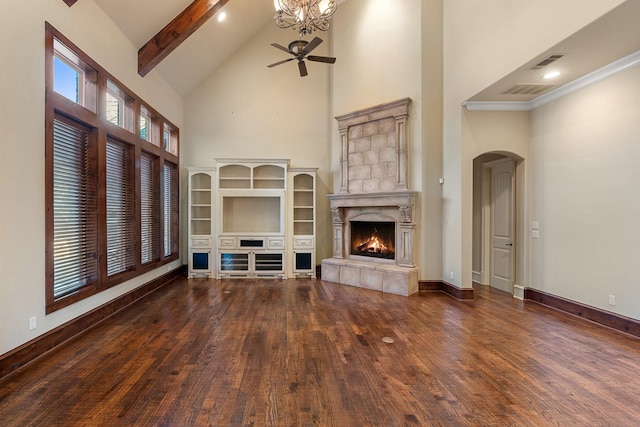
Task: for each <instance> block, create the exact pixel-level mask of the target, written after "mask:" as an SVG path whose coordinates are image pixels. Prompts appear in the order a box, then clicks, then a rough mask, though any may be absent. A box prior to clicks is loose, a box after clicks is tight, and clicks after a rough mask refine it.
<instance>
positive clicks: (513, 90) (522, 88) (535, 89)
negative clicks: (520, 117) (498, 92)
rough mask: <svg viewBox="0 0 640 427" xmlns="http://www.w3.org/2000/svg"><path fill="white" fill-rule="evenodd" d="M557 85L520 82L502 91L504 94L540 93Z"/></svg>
mask: <svg viewBox="0 0 640 427" xmlns="http://www.w3.org/2000/svg"><path fill="white" fill-rule="evenodd" d="M554 87H555V85H543V84H534V83H518V84H516V85H514V86H511V87H510V88H509V89H507V90H505V91H504V92H502V94H503V95H540V94H541V93H544V92H546V91H548V90H550V89H553V88H554Z"/></svg>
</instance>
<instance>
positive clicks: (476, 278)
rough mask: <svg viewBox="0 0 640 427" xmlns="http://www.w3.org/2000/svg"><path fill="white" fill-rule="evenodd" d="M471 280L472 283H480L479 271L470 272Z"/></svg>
mask: <svg viewBox="0 0 640 427" xmlns="http://www.w3.org/2000/svg"><path fill="white" fill-rule="evenodd" d="M471 280H473V281H474V282H478V283H482V273H480V272H479V271H472V272H471Z"/></svg>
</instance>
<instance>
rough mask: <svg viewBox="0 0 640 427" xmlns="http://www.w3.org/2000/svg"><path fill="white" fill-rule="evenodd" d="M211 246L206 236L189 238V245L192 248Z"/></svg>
mask: <svg viewBox="0 0 640 427" xmlns="http://www.w3.org/2000/svg"><path fill="white" fill-rule="evenodd" d="M210 246H211V243H210V241H209V238H208V237H192V238H191V247H192V248H208V247H210Z"/></svg>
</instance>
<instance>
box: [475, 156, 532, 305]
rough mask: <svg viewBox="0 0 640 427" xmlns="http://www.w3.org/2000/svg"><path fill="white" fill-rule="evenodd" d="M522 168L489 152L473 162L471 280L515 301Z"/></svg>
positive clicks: (513, 159) (513, 160)
mask: <svg viewBox="0 0 640 427" xmlns="http://www.w3.org/2000/svg"><path fill="white" fill-rule="evenodd" d="M523 168H524V161H523V159H522V158H521V157H519V156H517V155H515V154H513V153H505V152H489V153H484V154H482V155H480V156H478V157H476V158H475V159H474V161H473V251H472V254H473V255H472V274H473V281H474V282H475V283H478V284H481V285H486V286H490V287H491V288H494V289H499V290H502V291H505V292H508V293H510V294H512V295H514V296H515V297H518V298H523V297H524V288H523V286H521V284H522V272H521V270H522V267H521V266H522V254H523V241H522V238H521V236H522V224H523V223H524V221H523V218H522V216H523V212H524V209H523V204H522V202H523V200H524V198H523V190H522V188H523V185H522V181H523V178H522V177H523ZM518 283H520V285H519V284H518Z"/></svg>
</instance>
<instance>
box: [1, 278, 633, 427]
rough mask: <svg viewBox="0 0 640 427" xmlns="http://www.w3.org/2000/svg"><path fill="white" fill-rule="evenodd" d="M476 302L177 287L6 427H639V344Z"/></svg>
mask: <svg viewBox="0 0 640 427" xmlns="http://www.w3.org/2000/svg"><path fill="white" fill-rule="evenodd" d="M475 296H476V300H475V301H473V302H460V301H456V300H454V299H452V298H450V297H448V296H446V295H444V294H442V293H429V292H422V293H420V294H419V295H415V296H412V297H409V298H406V297H401V296H395V295H388V294H382V293H380V292H375V291H369V290H366V289H360V288H353V287H349V286H343V285H337V284H333V283H328V282H322V281H319V280H285V281H277V280H237V281H233V280H222V281H217V280H205V279H194V280H187V279H184V280H179V281H177V282H176V283H174V284H173V285H171V286H167V287H164V288H162V289H160V290H158V291H156V292H155V293H153V294H151V295H149V296H148V297H146V298H145V299H144V300H143V301H142V302H141V303H139V304H137V305H135V306H133V307H130V308H128V309H126V310H124V311H122V312H120V313H118V314H117V315H115V316H114V317H112V318H111V319H109V320H108V321H106V322H104V323H103V324H101V325H99V326H97V327H95V328H93V329H92V330H90V331H88V332H87V333H85V334H83V335H82V336H80V337H78V338H76V339H74V340H72V341H71V342H69V343H67V344H65V345H64V346H62V347H60V348H59V349H57V350H56V351H54V352H53V353H51V354H49V355H47V356H45V357H42V358H41V359H39V360H38V361H36V362H34V363H32V364H30V365H28V366H25V367H22V368H20V369H18V370H17V371H16V372H14V373H13V374H11V375H9V376H7V377H5V378H4V379H2V380H1V381H0V425H2V426H41V425H46V426H76V425H78V426H87V425H88V426H93V425H109V426H132V425H136V426H138V425H140V426H149V425H157V426H247V425H253V426H336V427H342V426H413V425H415V426H429V425H432V426H447V427H448V426H558V425H561V426H565V425H577V426H590V425H607V426H608V425H611V426H635V425H640V399H638V396H640V374H639V372H640V345H639V344H640V340H638V339H637V338H634V337H632V336H627V335H624V334H621V333H619V332H615V331H612V330H609V329H607V328H603V327H600V326H598V325H595V324H593V323H590V322H588V321H585V320H583V319H580V318H577V317H573V316H569V315H566V314H563V313H560V312H557V311H555V310H552V309H549V308H547V307H544V306H541V305H538V304H535V303H526V302H522V301H518V300H514V299H513V298H511V296H509V295H507V294H505V293H503V292H499V291H493V290H490V289H487V288H482V287H479V288H478V289H476V290H475ZM383 337H387V338H392V339H393V341H394V342H393V343H387V342H384V341H383V340H382V338H383Z"/></svg>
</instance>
